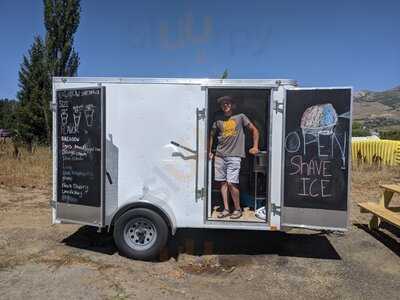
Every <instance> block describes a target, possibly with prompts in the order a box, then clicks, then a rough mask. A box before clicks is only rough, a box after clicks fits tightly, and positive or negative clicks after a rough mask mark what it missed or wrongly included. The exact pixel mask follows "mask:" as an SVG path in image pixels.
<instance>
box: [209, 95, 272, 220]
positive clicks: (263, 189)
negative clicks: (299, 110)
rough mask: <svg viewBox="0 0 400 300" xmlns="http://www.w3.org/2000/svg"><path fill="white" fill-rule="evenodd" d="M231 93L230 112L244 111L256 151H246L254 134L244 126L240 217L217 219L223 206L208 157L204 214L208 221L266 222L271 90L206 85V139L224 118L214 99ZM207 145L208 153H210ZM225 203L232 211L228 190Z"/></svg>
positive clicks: (238, 112)
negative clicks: (255, 138)
mask: <svg viewBox="0 0 400 300" xmlns="http://www.w3.org/2000/svg"><path fill="white" fill-rule="evenodd" d="M223 96H230V97H231V98H232V99H233V101H234V107H233V115H237V114H241V113H242V114H245V115H246V116H247V117H248V119H249V120H250V121H251V122H252V123H253V124H254V126H255V127H257V129H258V131H259V150H260V152H259V154H257V155H256V156H254V155H251V154H249V149H250V148H251V147H252V146H253V136H252V133H251V132H250V130H249V129H247V128H244V133H245V153H246V157H245V158H242V160H241V167H240V173H239V184H238V187H239V192H240V206H241V209H242V216H241V217H240V218H238V219H231V218H230V217H229V216H228V217H225V218H219V217H218V215H219V214H220V212H221V211H222V210H223V209H224V205H223V200H222V196H221V190H220V187H221V182H218V181H216V180H215V160H214V159H212V160H209V162H208V164H207V166H208V170H207V171H208V172H207V174H208V176H207V185H208V193H207V194H208V199H207V205H206V215H207V218H206V219H207V220H208V221H221V222H226V221H229V222H231V221H234V222H252V223H263V222H268V220H267V216H268V207H269V205H268V204H269V199H268V195H269V186H268V182H269V143H270V139H269V137H270V90H269V89H254V88H240V89H237V88H209V89H208V93H207V120H208V122H207V125H208V127H207V128H208V132H207V133H208V134H207V137H208V138H207V141H208V142H209V140H210V132H211V128H212V126H213V123H214V122H215V121H216V120H221V119H223V118H224V113H223V112H222V110H221V108H220V106H219V104H218V103H217V99H218V98H220V97H223ZM216 147H217V138H216V137H215V138H214V140H213V147H212V151H213V152H214V153H215V150H216ZM208 149H209V147H207V155H208V154H209V150H208ZM228 203H229V208H230V211H231V212H232V211H233V201H232V197H231V195H230V193H229V191H228Z"/></svg>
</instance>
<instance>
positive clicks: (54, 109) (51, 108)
mask: <svg viewBox="0 0 400 300" xmlns="http://www.w3.org/2000/svg"><path fill="white" fill-rule="evenodd" d="M50 110H51V111H56V110H57V104H56V103H54V102H50Z"/></svg>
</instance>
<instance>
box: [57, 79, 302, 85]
mask: <svg viewBox="0 0 400 300" xmlns="http://www.w3.org/2000/svg"><path fill="white" fill-rule="evenodd" d="M56 82H62V83H67V82H69V83H126V84H129V83H136V84H138V83H141V84H146V83H147V84H195V85H204V86H235V85H247V86H257V85H262V86H271V87H274V86H279V85H294V86H296V85H297V81H296V80H293V79H209V78H139V77H138V78H135V77H133V78H130V77H53V83H56Z"/></svg>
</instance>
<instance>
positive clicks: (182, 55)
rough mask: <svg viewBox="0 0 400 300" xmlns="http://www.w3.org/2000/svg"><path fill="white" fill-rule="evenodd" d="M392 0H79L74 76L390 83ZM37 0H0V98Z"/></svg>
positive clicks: (394, 37) (396, 33)
mask: <svg viewBox="0 0 400 300" xmlns="http://www.w3.org/2000/svg"><path fill="white" fill-rule="evenodd" d="M399 12H400V1H396V0H393V1H390V0H387V1H385V0H382V1H372V0H371V1H368V0H366V1H359V0H348V1H341V0H335V1H328V0H325V1H324V0H319V1H312V0H310V1H307V0H303V1H295V0H292V1H290V0H280V1H269V0H264V1H251V0H247V1H232V0H230V1H215V0H214V1H206V0H202V1H171V0H170V1H150V0H149V1H105V0H98V1H95V0H83V1H82V2H81V22H80V25H79V28H78V31H77V33H76V35H75V42H74V46H75V49H76V50H77V51H78V53H79V56H80V66H79V70H78V76H94V77H95V76H100V77H102V76H111V77H184V78H186V77H196V78H197V77H200V78H218V77H220V76H221V74H222V73H223V71H224V70H225V69H228V72H229V78H265V79H269V78H290V79H296V80H298V82H299V85H300V86H307V87H309V86H323V87H326V86H353V87H354V89H355V90H364V89H368V90H386V89H390V88H393V87H395V86H398V85H400V17H399ZM35 35H41V36H42V37H44V35H45V29H44V26H43V3H42V1H40V0H35V1H34V0H25V1H22V0H20V1H17V0H0V54H1V56H0V98H15V96H16V93H17V90H18V70H19V67H20V63H21V61H22V57H23V55H24V54H26V53H27V51H28V49H29V47H30V45H31V44H32V42H33V39H34V36H35Z"/></svg>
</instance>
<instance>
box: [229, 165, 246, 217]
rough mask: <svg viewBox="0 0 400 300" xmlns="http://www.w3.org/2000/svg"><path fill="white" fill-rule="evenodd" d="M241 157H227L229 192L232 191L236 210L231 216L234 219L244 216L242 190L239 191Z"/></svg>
mask: <svg viewBox="0 0 400 300" xmlns="http://www.w3.org/2000/svg"><path fill="white" fill-rule="evenodd" d="M240 162H241V158H240V157H229V158H227V174H226V181H227V182H228V188H229V192H230V193H231V196H232V200H233V204H234V206H235V211H234V213H233V215H232V216H231V218H232V219H238V218H240V217H241V216H242V213H241V211H242V210H241V208H240V192H239V173H240Z"/></svg>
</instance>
